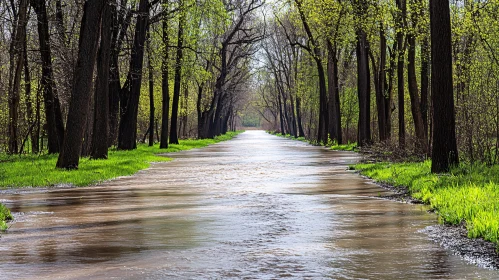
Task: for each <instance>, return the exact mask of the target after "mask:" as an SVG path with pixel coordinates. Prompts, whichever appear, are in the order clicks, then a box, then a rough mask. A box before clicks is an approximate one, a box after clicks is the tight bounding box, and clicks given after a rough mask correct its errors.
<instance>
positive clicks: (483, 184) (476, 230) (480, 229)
mask: <svg viewBox="0 0 499 280" xmlns="http://www.w3.org/2000/svg"><path fill="white" fill-rule="evenodd" d="M354 168H355V169H357V170H360V172H361V173H362V174H363V175H366V176H368V177H370V178H373V179H374V180H375V181H378V182H383V183H386V184H389V185H392V186H403V187H407V188H408V189H409V191H410V193H411V194H412V196H413V197H414V198H417V199H420V200H422V201H423V202H424V203H426V204H429V205H430V206H431V207H432V209H434V210H435V211H436V212H437V213H438V214H439V218H440V220H441V222H444V223H447V224H451V225H458V224H461V223H464V225H465V226H466V228H467V230H468V237H470V238H476V237H483V238H484V239H485V240H488V241H491V242H494V243H495V244H496V245H497V246H498V247H499V166H492V167H488V166H485V165H473V166H472V165H464V164H463V165H461V166H460V167H457V168H454V169H453V170H452V171H451V172H450V173H449V174H444V175H436V174H432V173H431V172H430V170H431V161H425V162H422V163H374V164H357V165H355V166H354Z"/></svg>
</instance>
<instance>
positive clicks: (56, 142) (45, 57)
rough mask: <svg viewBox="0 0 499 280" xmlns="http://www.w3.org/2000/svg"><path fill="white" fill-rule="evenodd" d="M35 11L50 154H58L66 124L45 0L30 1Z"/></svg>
mask: <svg viewBox="0 0 499 280" xmlns="http://www.w3.org/2000/svg"><path fill="white" fill-rule="evenodd" d="M30 5H31V6H32V7H33V9H34V10H35V13H36V16H37V25H38V39H39V41H40V56H41V60H42V77H41V81H40V84H41V87H42V92H43V102H44V105H45V120H46V122H47V138H48V153H49V154H53V153H58V152H59V151H60V149H61V147H62V143H63V140H64V122H63V120H62V113H61V105H60V102H59V98H58V96H57V90H56V85H55V81H54V74H53V70H52V52H51V50H50V33H49V25H48V16H47V7H46V5H45V1H44V0H30Z"/></svg>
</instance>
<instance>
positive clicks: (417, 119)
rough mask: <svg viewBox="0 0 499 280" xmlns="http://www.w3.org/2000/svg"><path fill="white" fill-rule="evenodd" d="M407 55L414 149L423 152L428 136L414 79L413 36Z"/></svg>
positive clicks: (409, 37)
mask: <svg viewBox="0 0 499 280" xmlns="http://www.w3.org/2000/svg"><path fill="white" fill-rule="evenodd" d="M408 43H409V53H408V57H407V62H408V65H407V78H408V85H409V96H410V98H411V112H412V118H413V120H414V128H415V130H416V138H417V143H416V148H417V149H419V150H421V151H422V152H424V153H425V154H426V153H427V151H428V135H427V134H426V130H425V128H424V123H423V115H422V114H421V102H420V99H419V91H418V81H417V78H416V38H415V36H414V35H413V34H409V35H408Z"/></svg>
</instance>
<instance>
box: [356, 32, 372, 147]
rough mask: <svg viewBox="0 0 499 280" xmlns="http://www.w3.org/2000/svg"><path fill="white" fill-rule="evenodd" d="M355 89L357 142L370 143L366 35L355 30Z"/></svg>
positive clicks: (361, 143)
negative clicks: (357, 115)
mask: <svg viewBox="0 0 499 280" xmlns="http://www.w3.org/2000/svg"><path fill="white" fill-rule="evenodd" d="M356 54H357V91H358V93H357V94H358V98H359V128H358V136H357V143H358V145H359V146H361V147H362V146H365V145H369V144H370V143H371V126H370V123H371V97H370V95H371V86H370V85H371V82H370V74H369V60H368V45H367V35H366V33H365V32H364V31H363V30H359V31H357V51H356Z"/></svg>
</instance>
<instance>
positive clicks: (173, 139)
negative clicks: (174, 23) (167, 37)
mask: <svg viewBox="0 0 499 280" xmlns="http://www.w3.org/2000/svg"><path fill="white" fill-rule="evenodd" d="M179 10H180V17H179V22H178V36H177V56H176V58H175V78H174V84H173V103H172V119H171V122H172V123H171V126H170V144H178V131H177V130H178V128H177V124H178V123H177V122H178V121H177V119H178V103H179V100H180V82H181V79H182V57H183V47H184V28H185V23H186V22H185V21H186V11H185V6H184V1H183V0H180V1H179Z"/></svg>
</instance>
